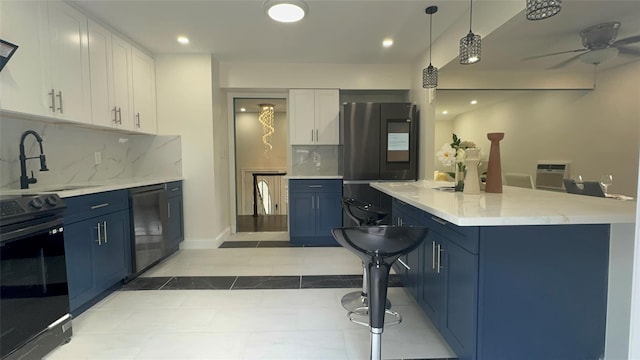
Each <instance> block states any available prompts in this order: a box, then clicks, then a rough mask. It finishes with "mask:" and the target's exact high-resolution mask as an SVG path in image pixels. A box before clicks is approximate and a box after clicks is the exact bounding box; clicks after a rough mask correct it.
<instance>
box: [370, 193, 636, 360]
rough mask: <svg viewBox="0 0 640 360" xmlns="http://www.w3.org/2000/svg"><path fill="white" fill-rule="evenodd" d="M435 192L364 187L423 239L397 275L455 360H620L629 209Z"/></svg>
mask: <svg viewBox="0 0 640 360" xmlns="http://www.w3.org/2000/svg"><path fill="white" fill-rule="evenodd" d="M443 185H446V183H445V184H443V183H436V182H433V181H417V182H393V183H372V184H371V186H372V187H374V188H376V189H378V190H380V191H382V192H384V193H386V194H388V195H390V196H392V197H393V199H394V200H393V209H392V213H393V222H394V224H396V225H421V226H427V227H429V228H430V231H429V235H428V237H427V240H426V241H425V242H424V243H423V245H422V246H421V247H420V248H418V249H416V251H414V252H412V253H410V254H408V255H407V256H406V258H405V259H404V261H405V262H406V263H408V265H409V267H410V269H409V270H406V269H400V268H397V269H396V271H397V272H398V273H400V276H401V278H402V280H403V283H404V285H405V287H406V288H407V290H408V291H409V293H410V294H411V295H412V296H413V297H414V299H415V300H416V301H417V303H418V304H419V305H420V307H421V308H422V309H423V311H424V312H425V314H426V315H427V316H428V317H429V318H430V319H431V320H432V322H433V323H434V325H435V326H436V327H437V328H438V329H439V331H440V333H441V335H442V336H443V337H444V338H445V340H446V341H447V342H448V343H449V345H450V346H451V348H452V349H453V350H454V351H455V352H456V354H457V355H458V357H459V359H461V360H466V359H478V360H487V359H490V360H499V359H519V360H522V359H545V360H547V359H562V360H569V359H600V358H605V359H618V358H626V354H627V349H628V339H629V332H628V326H629V314H630V294H631V271H630V268H631V266H632V263H633V259H632V257H633V238H634V222H635V209H636V203H635V202H629V201H620V200H614V199H605V198H594V197H588V196H581V195H571V194H565V193H557V192H549V191H541V190H530V189H522V188H515V187H508V186H505V187H504V192H503V193H501V194H488V193H481V194H480V195H465V194H463V193H459V192H456V193H454V192H450V191H442V190H437V189H435V188H436V187H439V186H443Z"/></svg>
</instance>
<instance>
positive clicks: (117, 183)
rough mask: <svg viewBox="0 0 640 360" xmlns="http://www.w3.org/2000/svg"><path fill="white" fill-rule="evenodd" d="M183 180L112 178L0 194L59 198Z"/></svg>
mask: <svg viewBox="0 0 640 360" xmlns="http://www.w3.org/2000/svg"><path fill="white" fill-rule="evenodd" d="M179 180H183V178H182V177H157V178H131V179H114V180H106V181H103V182H96V183H73V184H61V185H42V186H33V185H32V186H31V187H30V188H29V189H23V190H21V189H0V195H28V194H42V193H56V194H58V196H60V197H61V198H67V197H72V196H78V195H88V194H95V193H100V192H105V191H112V190H120V189H129V188H134V187H138V186H147V185H155V184H162V183H166V182H171V181H179Z"/></svg>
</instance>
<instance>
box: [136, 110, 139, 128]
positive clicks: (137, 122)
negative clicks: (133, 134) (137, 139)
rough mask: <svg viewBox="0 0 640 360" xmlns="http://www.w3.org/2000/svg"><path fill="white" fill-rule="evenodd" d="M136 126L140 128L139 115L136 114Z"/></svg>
mask: <svg viewBox="0 0 640 360" xmlns="http://www.w3.org/2000/svg"><path fill="white" fill-rule="evenodd" d="M136 126H137V127H140V113H137V114H136Z"/></svg>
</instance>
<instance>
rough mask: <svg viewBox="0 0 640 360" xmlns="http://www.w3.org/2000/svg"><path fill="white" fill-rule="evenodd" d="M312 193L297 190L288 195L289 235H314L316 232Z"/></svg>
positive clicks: (313, 196)
mask: <svg viewBox="0 0 640 360" xmlns="http://www.w3.org/2000/svg"><path fill="white" fill-rule="evenodd" d="M315 197H316V195H315V194H314V193H307V192H299V193H291V194H290V196H289V211H290V216H291V219H290V220H289V223H290V224H291V234H290V235H291V237H292V238H293V237H304V236H314V235H315V234H316V224H315V223H316V220H315V217H316V211H315Z"/></svg>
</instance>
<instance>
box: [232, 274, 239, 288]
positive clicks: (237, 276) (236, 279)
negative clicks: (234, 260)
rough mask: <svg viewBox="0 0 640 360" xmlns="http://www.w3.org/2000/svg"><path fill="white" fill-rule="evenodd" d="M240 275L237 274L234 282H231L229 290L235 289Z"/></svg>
mask: <svg viewBox="0 0 640 360" xmlns="http://www.w3.org/2000/svg"><path fill="white" fill-rule="evenodd" d="M239 277H240V276H239V275H236V278H235V279H233V283H231V286H230V287H229V290H233V286H234V285H235V284H236V282H237V281H238V278H239Z"/></svg>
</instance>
